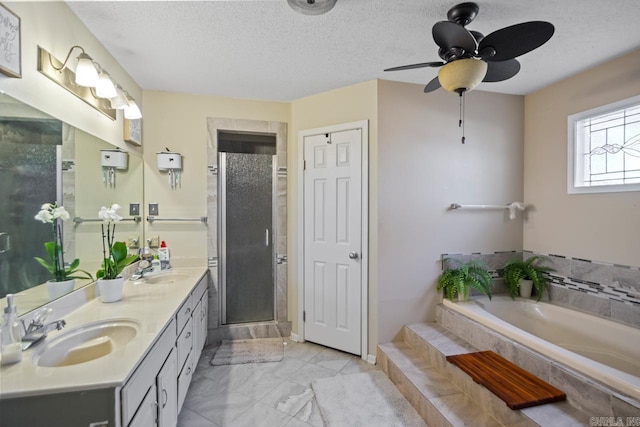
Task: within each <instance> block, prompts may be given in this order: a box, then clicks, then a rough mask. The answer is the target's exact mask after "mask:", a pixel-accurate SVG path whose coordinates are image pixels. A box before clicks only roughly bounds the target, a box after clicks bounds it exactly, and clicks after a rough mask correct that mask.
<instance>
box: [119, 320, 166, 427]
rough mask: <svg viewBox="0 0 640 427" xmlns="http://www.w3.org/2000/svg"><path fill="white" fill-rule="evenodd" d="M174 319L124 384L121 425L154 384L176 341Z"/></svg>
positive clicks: (134, 411) (130, 416)
mask: <svg viewBox="0 0 640 427" xmlns="http://www.w3.org/2000/svg"><path fill="white" fill-rule="evenodd" d="M175 323H176V321H175V320H171V322H170V323H169V326H167V327H166V328H165V330H164V331H163V332H162V334H161V335H160V337H159V338H158V340H157V341H156V343H155V344H154V345H153V347H152V348H151V349H150V350H149V352H148V353H147V355H146V356H145V358H144V360H143V361H142V362H141V363H140V365H139V366H138V367H137V368H136V371H135V372H134V373H133V375H132V376H131V378H129V381H127V383H126V384H125V385H124V387H123V388H122V391H121V392H120V396H121V399H122V425H125V426H126V425H128V424H129V421H131V419H132V418H133V415H134V414H135V413H136V411H137V409H138V406H140V402H142V399H143V398H144V397H145V394H146V392H147V390H148V389H149V387H150V386H151V385H153V384H155V380H156V375H157V374H158V371H159V370H160V368H161V367H162V365H164V361H165V360H166V359H167V356H168V355H169V353H171V350H172V349H173V346H174V344H175V342H176V333H175V331H176V326H175Z"/></svg>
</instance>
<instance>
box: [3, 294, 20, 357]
mask: <svg viewBox="0 0 640 427" xmlns="http://www.w3.org/2000/svg"><path fill="white" fill-rule="evenodd" d="M17 317H18V316H17V311H16V306H15V305H14V303H13V295H12V294H7V306H6V307H5V309H4V316H3V318H2V333H1V335H2V337H1V340H2V342H1V347H0V352H1V353H2V361H1V363H2V364H3V365H9V364H11V363H16V362H19V361H21V360H22V334H21V331H20V324H19V323H18V318H17Z"/></svg>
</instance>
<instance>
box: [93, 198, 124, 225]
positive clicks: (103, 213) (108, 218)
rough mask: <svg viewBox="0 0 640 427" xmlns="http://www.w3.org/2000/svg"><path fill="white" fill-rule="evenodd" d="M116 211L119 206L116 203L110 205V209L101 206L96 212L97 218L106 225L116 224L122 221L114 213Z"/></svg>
mask: <svg viewBox="0 0 640 427" xmlns="http://www.w3.org/2000/svg"><path fill="white" fill-rule="evenodd" d="M118 209H120V205H119V204H117V203H114V204H112V205H111V207H110V208H106V207H105V206H102V207H101V208H100V211H99V212H98V218H100V219H101V220H102V221H104V222H106V223H110V222H118V221H120V220H122V217H121V216H120V215H118V214H117V212H116V211H117V210H118Z"/></svg>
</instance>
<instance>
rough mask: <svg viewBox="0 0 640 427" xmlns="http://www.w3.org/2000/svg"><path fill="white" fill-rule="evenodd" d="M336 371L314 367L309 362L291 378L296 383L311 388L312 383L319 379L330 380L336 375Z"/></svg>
mask: <svg viewBox="0 0 640 427" xmlns="http://www.w3.org/2000/svg"><path fill="white" fill-rule="evenodd" d="M336 373H337V372H336V371H334V370H332V369H329V368H323V367H322V366H318V365H314V364H313V363H311V362H308V363H307V364H306V365H304V366H303V367H302V368H300V369H298V370H297V371H296V372H295V373H294V374H293V375H291V377H290V378H289V379H290V380H291V381H293V382H294V383H298V384H301V385H303V386H306V387H310V386H311V381H313V380H316V379H318V378H328V377H333V376H335V375H336Z"/></svg>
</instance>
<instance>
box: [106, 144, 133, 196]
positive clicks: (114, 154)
mask: <svg viewBox="0 0 640 427" xmlns="http://www.w3.org/2000/svg"><path fill="white" fill-rule="evenodd" d="M100 157H101V158H100V163H101V165H102V183H103V184H104V185H105V186H109V187H112V188H115V186H116V169H120V170H125V169H127V168H128V167H129V153H127V152H126V151H120V150H100Z"/></svg>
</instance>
